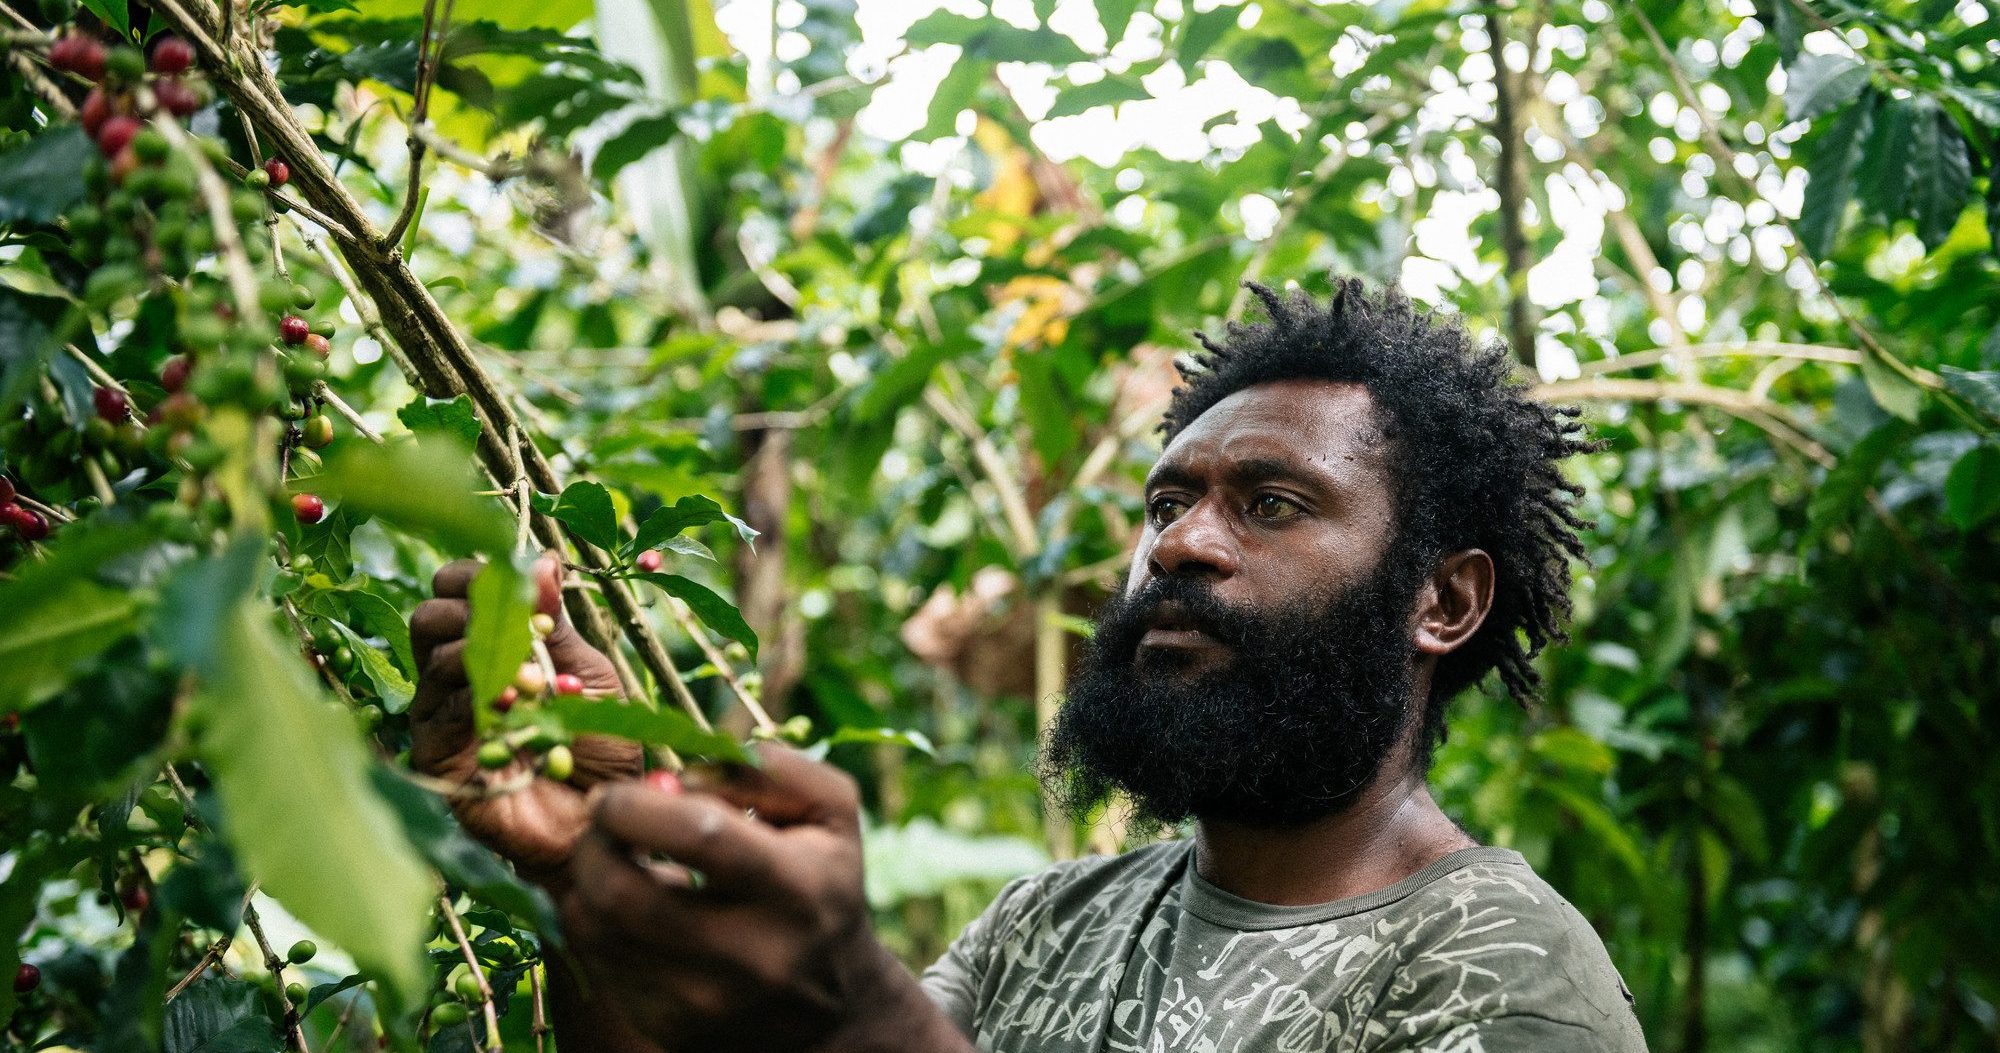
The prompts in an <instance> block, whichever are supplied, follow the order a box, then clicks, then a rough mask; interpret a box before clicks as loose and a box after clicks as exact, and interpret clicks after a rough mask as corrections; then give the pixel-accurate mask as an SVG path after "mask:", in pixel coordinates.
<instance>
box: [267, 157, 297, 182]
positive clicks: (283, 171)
mask: <svg viewBox="0 0 2000 1053" xmlns="http://www.w3.org/2000/svg"><path fill="white" fill-rule="evenodd" d="M264 174H265V175H267V176H270V177H271V186H272V187H273V188H276V187H281V186H284V185H285V184H286V183H289V182H291V181H292V168H291V166H290V165H288V164H286V163H285V162H283V161H280V160H278V159H277V158H275V157H273V158H271V159H270V160H269V161H266V162H264Z"/></svg>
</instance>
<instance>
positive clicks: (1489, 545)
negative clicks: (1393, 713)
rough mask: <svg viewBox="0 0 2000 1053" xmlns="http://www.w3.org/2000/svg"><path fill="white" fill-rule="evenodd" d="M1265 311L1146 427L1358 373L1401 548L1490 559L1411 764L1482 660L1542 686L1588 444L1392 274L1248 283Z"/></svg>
mask: <svg viewBox="0 0 2000 1053" xmlns="http://www.w3.org/2000/svg"><path fill="white" fill-rule="evenodd" d="M1246 284H1247V286H1248V288H1249V289H1250V291H1251V292H1252V293H1254V294H1256V296H1257V298H1258V299H1259V300H1261V301H1263V303H1264V307H1265V309H1266V311H1267V314H1268V318H1267V319H1266V320H1265V321H1263V322H1258V323H1252V324H1247V325H1246V324H1241V323H1236V322H1231V323H1230V324H1229V329H1228V332H1227V335H1226V337H1225V338H1224V339H1223V340H1222V341H1221V342H1220V343H1217V342H1215V341H1213V340H1210V339H1209V338H1208V336H1207V335H1206V334H1203V333H1196V334H1195V336H1196V338H1198V339H1199V340H1200V341H1201V344H1202V347H1203V348H1205V349H1206V350H1205V352H1196V353H1195V354H1194V355H1192V356H1189V357H1190V359H1191V360H1192V361H1191V362H1188V363H1185V364H1183V365H1181V367H1180V368H1181V376H1182V379H1183V380H1184V381H1185V383H1184V384H1183V385H1182V386H1181V387H1179V388H1177V389H1175V391H1174V395H1173V400H1172V402H1171V403H1170V404H1169V406H1168V408H1167V412H1166V416H1165V419H1164V420H1163V421H1162V422H1161V424H1160V430H1161V431H1162V432H1164V433H1165V435H1166V440H1167V441H1168V442H1170V443H1171V442H1172V441H1173V439H1174V436H1176V435H1178V434H1180V432H1181V430H1182V429H1184V428H1186V427H1187V426H1188V425H1189V424H1190V423H1192V422H1193V421H1194V419H1195V418H1196V417H1199V416H1201V415H1202V414H1203V413H1204V412H1206V411H1207V410H1208V409H1209V408H1210V407H1212V406H1214V405H1215V404H1216V403H1218V402H1220V401H1222V400H1223V399H1225V398H1227V397H1229V396H1230V395H1232V394H1234V393H1236V392H1238V391H1241V390H1243V389H1244V388H1247V387H1250V386H1252V385H1256V384H1264V383H1270V382H1273V381H1281V380H1301V379H1304V380H1332V381H1347V382H1356V383H1360V384H1362V385H1364V386H1366V387H1367V389H1368V393H1369V394H1370V395H1372V396H1373V397H1374V400H1375V406H1376V417H1377V423H1378V425H1379V426H1380V428H1381V431H1382V435H1383V438H1384V439H1385V440H1386V441H1387V442H1388V444H1389V446H1388V452H1389V458H1388V460H1389V465H1390V469H1391V471H1392V473H1393V478H1394V479H1395V482H1396V485H1395V494H1394V497H1395V501H1396V516H1397V522H1396V538H1395V545H1396V547H1395V549H1392V551H1391V554H1390V556H1389V557H1388V558H1397V557H1398V556H1399V555H1400V557H1401V558H1403V559H1405V560H1409V561H1412V565H1413V566H1415V567H1418V568H1421V569H1422V572H1423V573H1428V570H1429V568H1431V567H1433V566H1435V565H1436V562H1437V560H1439V559H1440V558H1442V557H1443V556H1444V555H1446V554H1448V553H1451V552H1460V551H1464V550H1466V549H1474V548H1476V549H1482V550H1484V551H1485V552H1486V553H1487V555H1489V556H1491V557H1492V559H1493V568H1494V574H1495V579H1496V580H1495V583H1494V595H1493V608H1492V610H1491V611H1490V612H1489V613H1488V614H1487V617H1486V621H1485V623H1484V624H1482V625H1481V626H1480V627H1479V631H1478V632H1476V633H1474V634H1473V636H1472V638H1471V639H1470V640H1467V641H1466V642H1465V644H1464V645H1463V646H1461V647H1459V648H1458V650H1456V651H1453V652H1452V653H1451V654H1448V655H1446V656H1444V658H1442V659H1440V660H1439V662H1438V666H1437V673H1436V676H1435V678H1434V680H1433V681H1432V683H1431V689H1430V697H1429V699H1428V700H1427V701H1426V704H1425V706H1424V720H1423V727H1422V729H1421V735H1420V737H1419V739H1418V743H1417V747H1418V758H1417V759H1418V762H1419V763H1420V764H1423V765H1427V764H1428V761H1429V758H1430V755H1431V752H1432V750H1434V749H1435V748H1436V747H1437V745H1438V744H1440V743H1442V742H1443V741H1444V736H1445V721H1444V713H1445V706H1446V704H1447V703H1449V702H1450V701H1451V699H1452V698H1453V696H1455V695H1457V694H1458V693H1459V692H1460V691H1462V690H1464V689H1465V688H1466V687H1468V686H1470V685H1472V684H1474V683H1477V682H1478V681H1479V680H1480V679H1481V678H1482V677H1484V676H1485V675H1486V674H1487V673H1488V672H1489V671H1492V670H1498V671H1499V674H1500V681H1501V683H1502V684H1503V685H1504V686H1505V687H1506V689H1507V691H1508V693H1509V694H1511V695H1512V696H1513V697H1514V699H1515V700H1516V701H1517V702H1519V703H1520V704H1521V705H1522V706H1524V707H1525V706H1528V705H1530V704H1531V703H1533V702H1534V701H1536V700H1538V698H1539V697H1540V688H1541V677H1540V676H1539V674H1537V673H1536V672H1535V668H1534V666H1533V664H1532V659H1533V658H1534V656H1535V655H1536V654H1537V653H1539V652H1540V651H1541V649H1542V648H1543V646H1544V645H1546V644H1548V643H1549V642H1550V641H1556V642H1559V643H1560V642H1565V641H1567V640H1568V639H1569V637H1568V634H1567V633H1566V632H1565V631H1564V628H1563V623H1564V622H1565V621H1566V620H1567V619H1568V617H1569V613H1570V600H1569V585H1570V565H1569V561H1570V559H1572V558H1574V559H1576V560H1578V561H1580V562H1585V563H1587V562H1588V561H1589V557H1588V555H1587V554H1586V552H1585V549H1584V545H1583V542H1582V540H1581V539H1580V538H1579V537H1578V536H1577V535H1578V532H1579V531H1583V530H1587V529H1589V528H1590V527H1591V526H1592V524H1591V523H1589V522H1587V521H1586V520H1584V519H1582V518H1580V517H1579V516H1578V515H1577V514H1576V512H1575V511H1574V510H1573V508H1572V506H1573V504H1574V502H1575V500H1576V498H1578V497H1580V496H1581V495H1582V493H1583V488H1582V487H1581V486H1578V485H1577V484H1575V483H1573V482H1570V481H1569V480H1567V479H1564V478H1563V476H1562V473H1561V471H1560V465H1561V462H1562V460H1563V459H1564V458H1566V457H1569V456H1570V455H1572V454H1576V453H1584V452H1589V451H1592V450H1596V449H1598V448H1600V444H1599V443H1596V442H1594V441H1592V440H1590V439H1588V438H1586V437H1585V436H1584V429H1583V425H1582V424H1579V423H1577V421H1576V417H1577V416H1578V411H1577V410H1576V409H1574V408H1572V407H1565V406H1550V405H1547V404H1544V403H1541V402H1537V401H1535V400H1534V399H1533V398H1530V397H1529V395H1528V392H1527V386H1526V384H1524V383H1522V382H1520V381H1517V380H1515V379H1514V378H1513V376H1512V373H1511V366H1510V359H1509V356H1508V353H1507V349H1506V346H1505V345H1504V344H1503V343H1500V342H1498V341H1495V342H1493V343H1491V344H1488V345H1486V346H1484V347H1475V346H1474V344H1473V340H1472V337H1471V335H1470V334H1469V333H1467V332H1466V330H1465V326H1464V323H1463V322H1462V321H1461V320H1460V319H1459V318H1457V317H1456V316H1452V315H1444V314H1438V313H1434V312H1431V311H1427V310H1423V309H1421V308H1419V307H1417V306H1415V305H1414V304H1412V303H1411V302H1410V300H1409V298H1408V297H1407V296H1405V295H1404V294H1403V293H1402V291H1401V290H1399V289H1397V288H1396V287H1394V286H1390V287H1389V288H1386V289H1384V290H1382V291H1381V292H1380V293H1376V294H1371V293H1369V292H1368V291H1367V290H1366V289H1365V288H1364V287H1363V285H1362V283H1361V281H1360V279H1357V278H1340V277H1336V278H1335V279H1334V282H1333V297H1332V299H1331V300H1330V301H1328V302H1327V303H1325V304H1324V305H1322V304H1320V303H1317V302H1315V301H1314V300H1313V299H1312V298H1311V297H1308V296H1306V295H1305V294H1304V293H1293V294H1291V295H1288V296H1281V295H1279V294H1278V293H1275V292H1273V291H1271V290H1270V289H1269V288H1266V287H1265V286H1262V285H1259V284H1257V283H1255V282H1250V283H1246Z"/></svg>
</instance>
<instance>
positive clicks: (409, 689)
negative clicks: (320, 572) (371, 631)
mask: <svg viewBox="0 0 2000 1053" xmlns="http://www.w3.org/2000/svg"><path fill="white" fill-rule="evenodd" d="M332 624H333V627H334V630H335V631H337V632H339V633H340V636H341V639H343V640H346V641H347V647H348V649H349V650H351V651H353V652H354V656H355V657H356V658H358V659H360V661H361V672H362V675H364V676H366V677H367V678H368V682H369V683H371V684H373V685H375V693H376V694H377V695H379V696H381V699H382V708H383V709H384V710H386V711H388V712H390V713H401V712H403V711H404V710H406V709H408V708H410V698H411V696H412V695H414V694H415V693H416V685H414V684H412V683H410V681H409V680H408V679H407V678H405V677H404V676H403V672H402V670H400V669H397V668H396V664H395V663H394V662H392V661H390V660H389V656H388V655H386V654H383V653H382V651H381V650H380V649H378V648H377V647H376V646H375V645H374V644H371V643H369V642H368V641H367V640H366V639H363V638H362V636H361V634H360V633H357V632H355V631H354V630H352V629H350V628H348V627H347V626H345V625H342V624H341V623H339V622H334V623H332Z"/></svg>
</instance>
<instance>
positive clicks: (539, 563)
mask: <svg viewBox="0 0 2000 1053" xmlns="http://www.w3.org/2000/svg"><path fill="white" fill-rule="evenodd" d="M562 575H563V568H562V558H561V557H560V556H558V555H557V554H556V553H554V552H544V553H542V555H541V558H539V559H537V560H535V570H534V577H535V613H537V614H546V615H548V616H549V617H551V618H554V619H556V620H557V621H559V622H560V621H563V620H564V619H563V602H562Z"/></svg>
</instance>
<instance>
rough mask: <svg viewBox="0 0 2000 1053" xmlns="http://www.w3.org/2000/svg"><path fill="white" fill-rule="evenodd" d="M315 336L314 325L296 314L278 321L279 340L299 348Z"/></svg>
mask: <svg viewBox="0 0 2000 1053" xmlns="http://www.w3.org/2000/svg"><path fill="white" fill-rule="evenodd" d="M311 335H313V331H312V325H311V324H310V323H308V322H307V321H306V320H305V319H303V318H300V317H299V316H298V315H295V314H288V315H286V316H285V317H283V318H281V319H279V320H278V338H279V339H281V340H283V341H284V342H285V343H288V344H290V345H292V346H293V347H297V346H298V345H300V344H303V343H305V342H306V337H309V336H311Z"/></svg>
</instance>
